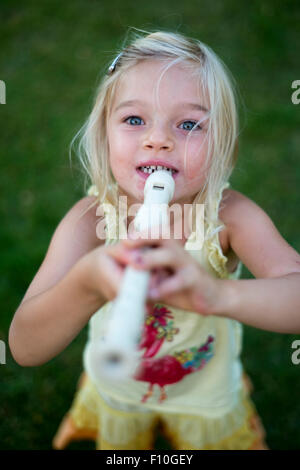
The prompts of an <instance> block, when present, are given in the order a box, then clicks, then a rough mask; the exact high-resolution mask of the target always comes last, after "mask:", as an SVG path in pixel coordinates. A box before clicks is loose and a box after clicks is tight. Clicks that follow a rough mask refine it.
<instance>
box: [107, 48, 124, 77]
mask: <svg viewBox="0 0 300 470" xmlns="http://www.w3.org/2000/svg"><path fill="white" fill-rule="evenodd" d="M121 55H122V52H120V54H118V55H117V57H116V58H115V59H114V60H113V62H112V63H111V65H110V66H109V67H108V71H107V73H108V75H111V74H112V73H113V72H114V71H115V68H116V65H117V63H118V60H119V59H120V57H121Z"/></svg>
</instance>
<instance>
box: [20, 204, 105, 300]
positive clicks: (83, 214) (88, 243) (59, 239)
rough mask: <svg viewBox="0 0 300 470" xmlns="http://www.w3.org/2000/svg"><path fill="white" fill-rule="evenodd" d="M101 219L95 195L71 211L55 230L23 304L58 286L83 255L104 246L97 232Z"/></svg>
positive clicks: (101, 214)
mask: <svg viewBox="0 0 300 470" xmlns="http://www.w3.org/2000/svg"><path fill="white" fill-rule="evenodd" d="M101 218H103V211H102V210H101V208H100V207H99V205H98V204H97V203H96V197H95V196H87V197H84V198H82V199H80V200H79V201H77V202H76V203H75V204H74V205H73V206H72V207H71V208H70V210H69V211H68V212H67V213H66V215H65V216H64V217H63V219H62V220H61V221H60V222H59V224H58V226H57V227H56V229H55V231H54V233H53V235H52V238H51V241H50V243H49V247H48V250H47V253H46V255H45V258H44V260H43V262H42V264H41V266H40V267H39V269H38V271H37V273H36V275H35V276H34V278H33V280H32V282H31V284H30V285H29V287H28V289H27V291H26V294H25V296H24V298H23V300H22V302H24V300H26V299H28V298H30V297H32V296H34V295H37V294H39V293H41V292H43V291H45V290H47V289H49V288H50V287H51V286H53V285H55V284H56V283H57V282H58V281H59V280H60V279H62V278H63V277H64V276H65V274H66V273H67V272H68V271H69V269H70V268H71V267H72V266H73V265H74V264H75V263H76V262H77V261H78V260H79V259H80V258H81V257H82V256H83V255H85V254H86V253H88V252H89V251H91V250H93V249H94V248H96V247H97V246H100V245H101V244H103V243H104V241H105V240H104V239H101V238H99V237H98V233H97V223H98V222H99V220H100V219H101Z"/></svg>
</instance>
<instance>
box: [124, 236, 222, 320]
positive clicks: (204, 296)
mask: <svg viewBox="0 0 300 470" xmlns="http://www.w3.org/2000/svg"><path fill="white" fill-rule="evenodd" d="M122 243H123V245H124V247H126V248H129V249H131V250H132V249H135V253H134V254H133V253H132V254H131V255H129V263H130V264H131V265H132V266H133V267H134V268H136V269H147V270H149V271H151V278H150V287H149V299H150V300H151V301H154V300H155V301H156V302H158V301H161V302H163V303H166V304H169V305H172V306H173V307H176V308H182V309H184V310H190V311H195V312H199V313H201V314H203V315H209V314H214V313H216V312H217V311H218V308H219V305H220V303H221V298H222V294H223V289H222V280H219V279H215V278H214V277H212V276H210V275H209V274H208V273H207V272H206V271H205V270H204V269H203V268H202V267H201V266H200V265H199V263H197V261H196V260H195V259H194V258H193V257H192V256H191V255H190V254H189V253H188V252H187V251H186V250H184V248H183V247H182V246H181V245H180V244H179V243H178V242H177V241H176V240H167V239H161V238H155V239H154V238H151V239H149V238H143V234H140V238H138V239H136V240H133V239H127V240H123V241H122ZM146 247H147V249H145V248H146ZM136 250H139V253H136Z"/></svg>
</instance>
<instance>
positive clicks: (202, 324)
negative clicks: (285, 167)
mask: <svg viewBox="0 0 300 470" xmlns="http://www.w3.org/2000/svg"><path fill="white" fill-rule="evenodd" d="M228 186H229V183H226V184H225V185H224V186H223V187H222V188H221V190H220V192H219V194H218V195H217V197H216V201H215V210H216V211H218V210H219V204H220V201H221V199H222V192H223V190H224V189H225V188H227V187H228ZM89 194H93V193H92V188H91V189H90V191H89ZM103 207H104V212H105V222H106V234H107V237H106V242H105V243H106V244H114V243H117V242H118V239H116V237H115V228H116V223H119V222H118V221H116V218H115V217H114V211H113V208H112V206H110V205H109V204H104V206H103ZM216 213H218V212H216ZM205 228H206V233H209V234H210V237H208V238H205V239H204V242H203V243H202V245H201V248H199V249H195V246H196V244H195V240H196V238H195V237H196V234H195V232H193V233H192V234H191V235H190V237H189V238H188V240H187V242H186V244H185V247H184V248H185V249H186V250H187V251H189V253H190V255H191V256H193V257H194V258H195V259H196V260H197V261H198V262H199V264H201V266H203V267H204V268H205V269H206V270H207V271H208V272H209V273H210V274H211V275H212V276H215V277H218V278H222V279H238V278H239V276H240V274H241V268H242V264H241V262H239V264H238V267H237V269H236V271H235V272H234V273H229V272H228V270H227V269H226V263H227V257H226V256H224V255H223V253H222V249H221V246H220V243H219V236H218V231H217V230H215V231H211V230H210V229H211V227H205ZM111 307H112V302H107V303H106V304H105V305H104V306H103V307H102V308H100V309H99V310H98V311H97V312H95V314H94V315H93V317H92V318H91V320H90V323H89V338H88V341H87V344H86V347H85V350H84V354H83V363H84V373H83V375H82V378H81V380H80V384H79V387H78V391H77V393H76V395H75V398H74V401H73V404H72V406H71V409H70V410H69V412H68V413H67V415H66V417H65V418H64V420H63V422H62V424H61V426H60V428H59V430H58V432H57V434H56V436H55V438H54V441H53V446H54V448H57V449H61V448H64V447H65V446H66V445H67V444H68V443H69V442H70V441H71V440H76V439H77V440H78V439H86V438H88V439H94V440H95V442H96V447H97V449H103V450H104V449H106V450H108V449H113V450H117V449H119V450H121V449H122V450H125V449H126V450H140V449H153V443H154V439H155V434H156V429H158V428H159V429H160V431H161V432H162V433H163V434H164V435H165V436H166V438H167V439H168V440H169V441H170V443H171V445H172V448H173V449H176V450H205V449H210V450H213V449H217V450H225V449H228V450H229V449H231V450H247V449H267V446H266V444H265V442H264V437H265V431H264V429H263V426H262V424H261V421H260V419H259V417H258V415H257V412H256V409H255V406H254V404H253V403H252V401H251V399H250V392H251V389H252V384H251V381H250V379H249V378H248V377H247V375H246V374H245V372H244V371H243V367H242V364H241V361H240V353H241V345H242V325H241V324H240V323H239V322H237V321H236V320H232V319H229V318H225V317H222V318H221V317H217V316H203V315H200V314H198V313H195V312H188V311H186V310H181V309H176V308H174V307H172V306H169V305H166V304H160V303H156V304H155V305H153V307H152V308H148V312H147V315H146V318H145V324H144V329H143V332H142V336H141V340H140V349H141V350H142V351H143V356H142V366H143V367H142V369H141V371H140V372H139V373H138V374H137V375H136V376H135V377H134V378H132V379H130V380H128V381H126V382H121V383H118V384H115V385H114V386H113V387H112V385H111V383H110V382H109V381H106V380H105V379H101V381H100V380H99V379H98V378H97V374H96V373H95V371H94V365H93V361H92V360H91V348H92V344H93V342H94V341H97V338H100V337H101V336H102V335H104V334H105V328H106V325H107V320H108V318H109V315H110V311H111Z"/></svg>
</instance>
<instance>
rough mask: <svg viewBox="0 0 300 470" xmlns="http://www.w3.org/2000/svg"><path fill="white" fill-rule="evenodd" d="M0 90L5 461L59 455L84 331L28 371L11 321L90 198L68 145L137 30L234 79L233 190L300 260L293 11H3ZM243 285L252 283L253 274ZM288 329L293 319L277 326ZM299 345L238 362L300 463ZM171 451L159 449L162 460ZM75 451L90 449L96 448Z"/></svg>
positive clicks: (299, 109) (260, 345) (184, 7)
mask: <svg viewBox="0 0 300 470" xmlns="http://www.w3.org/2000/svg"><path fill="white" fill-rule="evenodd" d="M0 20H1V23H0V24H1V29H0V44H1V48H0V79H1V80H4V81H5V83H6V104H5V105H0V129H1V140H0V142H1V145H0V155H1V173H0V185H1V200H0V210H1V225H0V242H1V266H0V270H1V272H0V295H1V316H0V339H1V340H3V341H5V343H6V345H7V348H6V353H7V357H6V365H0V380H1V386H0V403H1V405H0V423H1V424H0V448H1V449H50V448H51V440H52V437H53V435H54V433H55V431H56V429H57V426H58V424H59V422H60V420H61V418H62V416H63V415H64V413H65V412H66V411H67V410H68V408H69V406H70V404H71V401H72V398H73V395H74V390H75V386H76V383H77V380H78V377H79V375H80V373H81V370H82V359H81V354H82V349H83V346H84V343H85V339H86V333H87V331H86V328H85V329H84V330H83V331H82V333H81V334H80V335H79V336H78V337H77V338H76V340H74V341H73V342H72V344H71V345H70V346H69V347H68V348H67V349H66V350H65V351H64V352H63V353H61V354H60V355H59V356H58V357H57V358H55V359H54V360H52V361H50V362H49V363H47V364H45V365H43V366H41V367H36V368H22V367H20V366H18V365H17V364H16V363H15V362H14V360H13V359H12V357H11V354H10V352H9V350H8V329H9V325H10V322H11V319H12V316H13V314H14V312H15V310H16V309H17V307H18V304H19V302H20V301H21V299H22V297H23V296H24V293H25V291H26V289H27V287H28V285H29V283H30V282H31V280H32V278H33V276H34V275H35V273H36V271H37V269H38V267H39V266H40V264H41V262H42V260H43V258H44V256H45V254H46V251H47V248H48V245H49V242H50V239H51V236H52V234H53V232H54V230H55V228H56V226H57V224H58V223H59V221H60V220H61V219H62V217H63V216H64V215H65V214H66V212H67V211H68V210H69V209H70V207H71V206H72V205H73V204H74V203H75V202H76V201H77V200H78V199H80V198H81V197H83V196H84V193H83V181H84V180H83V176H82V172H81V171H80V169H79V164H78V162H77V159H76V158H75V157H74V158H73V165H72V168H71V167H70V163H69V156H68V147H69V143H70V141H71V139H72V137H73V136H74V134H75V133H76V132H77V131H78V129H79V128H80V126H81V125H82V124H83V122H84V120H85V118H86V117H87V115H88V114H89V112H90V110H91V105H92V99H93V96H94V92H95V87H96V85H97V83H98V80H99V78H100V76H101V75H102V71H103V70H104V69H105V68H106V67H107V65H108V64H109V63H110V62H111V60H112V59H113V58H114V57H115V51H116V50H117V49H119V48H120V47H121V46H122V44H123V40H124V37H125V35H126V34H127V32H128V28H129V27H136V28H140V29H145V30H150V31H152V30H155V29H163V30H171V31H179V32H182V33H185V34H187V35H188V36H192V37H197V38H198V39H200V40H202V41H203V42H205V43H207V44H208V45H209V46H211V47H212V48H213V49H214V50H215V52H216V53H217V54H219V56H220V57H221V58H222V59H223V60H224V62H225V63H226V64H227V66H228V67H229V69H230V70H231V71H232V73H233V76H234V77H235V79H236V81H237V84H238V87H239V91H240V95H241V97H242V99H243V105H242V106H241V118H242V132H241V137H240V153H239V161H238V164H237V167H236V169H235V172H234V175H233V177H232V179H231V182H232V186H233V187H234V188H235V189H237V190H239V191H241V192H242V193H244V194H246V195H247V196H248V197H250V198H251V199H253V200H254V201H255V202H256V203H257V204H259V205H260V206H261V207H262V208H263V209H264V210H265V211H266V212H267V213H268V214H269V215H270V217H271V218H272V220H273V221H274V223H275V225H276V226H277V228H278V230H279V231H280V233H281V234H282V236H283V237H284V238H285V239H286V240H287V241H288V242H289V243H290V244H291V245H292V246H293V247H294V248H295V249H296V250H298V251H299V250H300V237H299V233H300V217H299V206H300V196H299V186H300V165H299V157H298V155H299V149H300V134H299V129H300V105H298V106H297V105H293V104H292V101H291V95H292V92H293V90H292V88H291V84H292V82H293V81H294V80H297V79H300V69H299V45H300V40H299V39H300V38H299V35H300V34H299V33H300V30H299V23H300V8H299V3H298V1H297V0H285V2H281V1H280V0H273V1H256V0H255V1H252V2H237V1H233V0H228V1H220V0H215V1H213V2H212V1H211V0H203V1H200V0H199V1H196V0H190V1H189V2H182V1H181V2H179V1H177V0H165V1H164V2H161V1H160V0H152V1H151V2H135V1H132V0H123V1H119V0H110V1H108V0H103V1H95V0H94V1H92V0H74V1H72V2H61V1H59V0H44V1H43V2H40V3H38V2H35V1H27V2H20V1H16V0H13V1H2V2H1V6H0ZM243 277H244V278H248V277H250V278H252V277H253V276H252V275H251V274H250V273H249V272H248V271H247V269H246V268H244V271H243ZM282 315H283V316H284V311H283V312H282ZM294 339H297V336H296V335H281V334H277V333H270V332H264V331H261V330H258V329H255V328H250V327H245V328H244V349H243V353H242V359H243V363H244V366H245V370H246V371H247V373H248V374H249V375H250V377H251V379H252V381H253V383H254V387H255V391H254V393H253V395H252V397H253V400H254V403H255V405H256V407H257V409H258V411H259V414H260V416H261V418H262V420H263V423H264V426H265V428H266V431H267V443H268V445H269V446H270V448H272V449H299V448H300V444H299V443H300V438H299V420H300V406H299V396H300V383H299V372H300V365H298V366H297V365H293V364H292V361H291V355H292V352H293V349H292V348H291V344H292V342H293V340H294ZM167 447H168V446H167V443H165V442H164V440H163V439H162V438H158V440H157V448H159V449H163V448H167ZM69 448H71V449H92V448H93V444H92V443H88V442H86V443H78V444H77V443H76V444H72V445H71V446H70V447H69Z"/></svg>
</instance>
